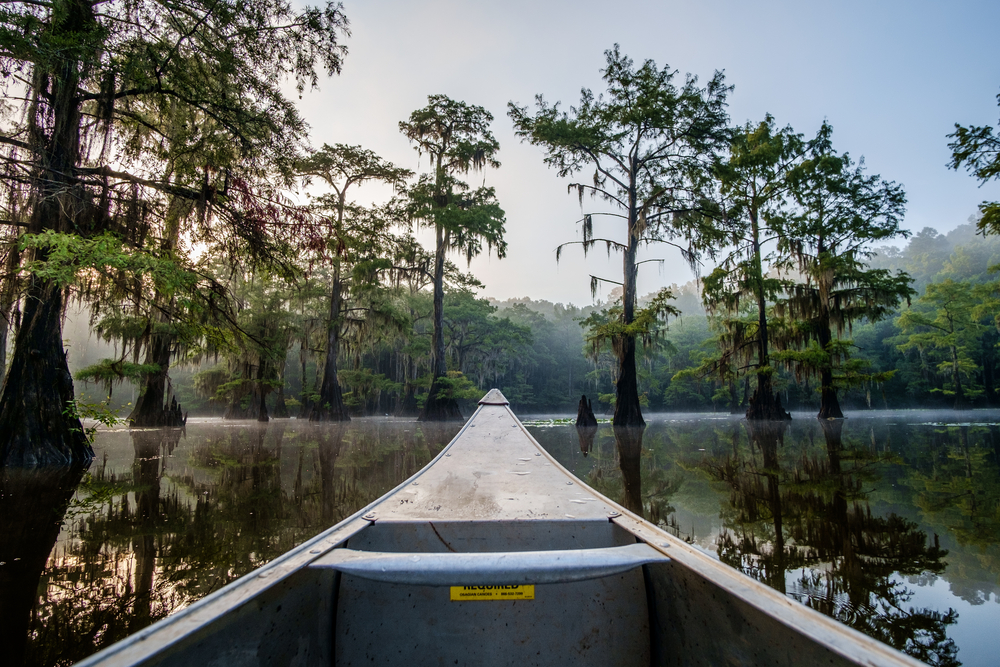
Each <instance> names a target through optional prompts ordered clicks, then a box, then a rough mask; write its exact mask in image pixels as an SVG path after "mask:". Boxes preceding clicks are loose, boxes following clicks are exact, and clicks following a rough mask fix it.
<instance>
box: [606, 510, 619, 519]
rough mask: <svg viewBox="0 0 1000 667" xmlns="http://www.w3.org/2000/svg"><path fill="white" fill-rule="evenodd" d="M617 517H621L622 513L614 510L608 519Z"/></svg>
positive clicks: (609, 513)
mask: <svg viewBox="0 0 1000 667" xmlns="http://www.w3.org/2000/svg"><path fill="white" fill-rule="evenodd" d="M616 516H621V513H620V512H615V511H614V510H612V511H610V512H608V518H610V519H614V518H615V517H616Z"/></svg>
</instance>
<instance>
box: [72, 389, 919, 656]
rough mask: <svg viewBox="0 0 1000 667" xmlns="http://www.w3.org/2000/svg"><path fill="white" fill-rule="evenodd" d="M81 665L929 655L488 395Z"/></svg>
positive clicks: (495, 395)
mask: <svg viewBox="0 0 1000 667" xmlns="http://www.w3.org/2000/svg"><path fill="white" fill-rule="evenodd" d="M78 664H79V665H81V667H97V666H100V667H111V666H116V667H117V666H125V665H143V666H152V665H157V666H161V665H162V666H170V667H173V666H190V665H195V666H197V667H221V666H231V665H232V666H254V667H263V666H266V665H291V666H296V667H312V666H319V665H324V666H329V665H337V666H343V665H406V666H415V667H416V666H423V665H428V666H431V665H434V666H437V665H486V666H490V667H494V666H496V667H499V666H516V667H526V666H528V665H566V666H570V665H572V666H574V667H579V666H580V665H595V666H601V667H605V666H622V667H625V666H630V667H631V666H644V667H645V666H647V665H654V666H660V665H871V666H875V665H879V666H886V667H890V666H891V667H901V666H903V665H908V666H914V665H919V664H921V663H919V662H917V661H915V660H913V659H912V658H910V657H908V656H906V655H905V654H903V653H900V652H898V651H896V650H894V649H892V648H890V647H888V646H886V645H884V644H882V643H880V642H878V641H876V640H874V639H871V638H869V637H867V636H865V635H863V634H861V633H859V632H857V631H855V630H853V629H851V628H848V627H846V626H844V625H842V624H840V623H838V622H837V621H834V620H833V619H831V618H828V617H826V616H823V615H822V614H820V613H819V612H816V611H814V610H812V609H809V608H807V607H805V606H804V605H802V604H800V603H798V602H796V601H794V600H790V599H789V598H786V597H785V596H783V595H781V594H780V593H778V592H777V591H774V590H772V589H770V588H768V587H766V586H764V585H763V584H761V583H759V582H757V581H755V580H753V579H751V578H749V577H747V576H745V575H743V574H741V573H739V572H737V571H736V570H733V569H732V568H730V567H728V566H726V565H723V564H722V563H720V562H718V561H717V560H715V559H714V558H712V557H711V556H710V555H708V554H706V553H703V552H702V551H700V550H698V549H696V548H694V547H692V546H690V545H688V544H686V543H685V542H683V541H682V540H679V539H677V538H675V537H673V536H672V535H670V534H668V533H666V532H665V531H663V530H661V529H659V528H658V527H656V526H655V525H653V524H651V523H649V522H647V521H644V520H643V519H642V518H641V517H639V516H637V515H635V514H632V513H631V512H629V511H627V510H626V509H625V508H623V507H621V506H620V505H618V504H617V503H615V502H613V501H611V500H610V499H608V498H606V497H604V496H602V495H601V494H599V493H597V492H596V491H594V490H593V489H591V488H590V487H588V486H586V485H585V484H583V483H582V482H581V481H580V480H579V479H577V478H576V477H574V476H573V475H572V474H570V473H569V472H568V471H567V470H565V469H564V468H563V467H562V466H560V465H559V464H558V463H557V462H556V461H555V459H553V458H552V457H551V456H549V455H548V454H547V453H546V452H545V450H544V449H542V447H541V446H540V445H539V444H538V443H537V442H536V441H535V440H534V438H532V437H531V435H530V434H529V433H528V431H527V430H526V429H525V428H524V426H523V425H522V424H521V422H520V421H519V420H518V419H517V417H516V416H515V415H514V414H513V412H511V410H510V408H509V406H508V402H507V400H506V399H505V398H504V396H503V394H501V393H500V392H499V391H497V390H496V389H494V390H492V391H490V392H489V393H488V394H487V395H486V396H485V397H483V399H482V400H481V401H480V402H479V408H478V410H477V411H476V412H475V414H474V415H473V416H472V417H471V418H470V419H469V421H468V422H467V423H466V424H465V426H464V427H463V428H462V430H461V431H460V432H459V433H458V435H457V436H455V438H454V439H453V440H452V441H451V443H450V444H448V446H447V447H445V448H444V449H443V450H442V451H441V453H440V454H439V455H438V456H437V457H435V458H434V460H433V461H431V462H430V463H429V464H428V465H427V466H426V467H424V469H423V470H421V471H420V472H418V473H417V474H416V475H414V476H413V477H411V478H410V479H408V480H407V481H405V482H404V483H402V484H401V485H400V486H398V487H397V488H396V489H394V490H392V491H390V492H389V493H388V494H386V495H385V496H383V497H382V498H379V499H378V500H376V501H375V502H373V503H372V504H370V505H369V506H367V507H365V508H364V509H362V510H361V511H359V512H358V513H357V514H355V515H353V516H351V517H349V518H347V519H345V520H344V521H342V522H341V523H339V524H337V525H336V526H334V527H333V528H330V529H329V530H327V531H326V532H324V533H322V534H320V535H318V536H316V537H315V538H313V539H312V540H310V541H308V542H306V543H305V544H302V545H301V546H299V547H297V548H296V549H293V550H292V551H290V552H288V553H286V554H285V555H283V556H281V557H279V558H277V559H275V560H274V561H272V562H270V563H268V564H267V565H265V566H264V567H261V568H260V569H258V570H256V571H254V572H252V573H250V574H248V575H247V576H245V577H242V578H240V579H238V580H236V581H234V582H232V583H231V584H229V585H228V586H226V587H225V588H223V589H220V590H219V591H217V592H215V593H213V594H212V595H209V596H208V597H206V598H204V599H202V600H200V601H199V602H197V603H195V604H193V605H191V606H190V607H187V608H185V609H183V610H181V611H179V612H177V613H175V614H173V615H172V616H169V617H167V618H165V619H163V620H161V621H160V622H158V623H156V624H155V625H152V626H150V627H149V628H146V629H144V630H142V631H140V632H138V633H136V634H135V635H132V636H131V637H129V638H127V639H125V640H123V641H121V642H118V643H117V644H114V645H112V646H110V647H108V648H106V649H105V650H103V651H101V652H100V653H97V654H95V655H94V656H92V657H90V658H88V659H87V660H84V661H83V662H81V663H78Z"/></svg>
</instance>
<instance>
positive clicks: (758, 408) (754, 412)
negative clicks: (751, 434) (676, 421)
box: [746, 387, 792, 421]
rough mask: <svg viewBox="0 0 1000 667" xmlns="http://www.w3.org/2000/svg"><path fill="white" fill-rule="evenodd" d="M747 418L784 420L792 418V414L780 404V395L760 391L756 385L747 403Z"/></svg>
mask: <svg viewBox="0 0 1000 667" xmlns="http://www.w3.org/2000/svg"><path fill="white" fill-rule="evenodd" d="M746 417H747V419H752V420H761V421H785V420H789V419H791V418H792V415H791V414H789V413H788V412H786V411H785V408H784V407H782V405H781V396H780V395H779V394H772V393H771V392H770V391H761V388H760V387H758V388H757V389H756V390H754V392H753V397H751V399H750V403H749V405H747V414H746Z"/></svg>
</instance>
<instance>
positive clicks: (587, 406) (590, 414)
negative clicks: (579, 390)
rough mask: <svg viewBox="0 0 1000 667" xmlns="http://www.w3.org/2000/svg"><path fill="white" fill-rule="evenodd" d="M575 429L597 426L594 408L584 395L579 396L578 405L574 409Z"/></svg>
mask: <svg viewBox="0 0 1000 667" xmlns="http://www.w3.org/2000/svg"><path fill="white" fill-rule="evenodd" d="M576 426H577V428H583V427H590V426H597V417H595V416H594V406H593V404H592V403H591V402H590V400H589V399H588V398H587V395H586V394H584V395H582V396H580V405H579V406H577V409H576Z"/></svg>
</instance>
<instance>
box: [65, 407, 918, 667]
mask: <svg viewBox="0 0 1000 667" xmlns="http://www.w3.org/2000/svg"><path fill="white" fill-rule="evenodd" d="M484 410H491V411H494V410H504V411H506V412H507V413H508V414H509V416H510V417H511V418H513V420H514V422H515V425H516V426H517V427H518V429H517V430H515V429H508V431H513V432H515V433H517V432H518V430H519V432H520V433H521V434H523V436H524V437H525V438H527V440H528V441H529V442H530V443H532V444H533V445H534V447H535V448H537V451H538V454H537V456H540V457H543V458H542V459H540V460H541V461H544V462H545V463H547V464H548V465H551V466H553V468H554V470H555V471H558V472H560V473H562V474H563V475H565V478H564V479H566V480H568V481H567V484H571V485H579V487H576V488H582V489H585V490H586V491H587V492H588V493H589V494H591V495H592V496H593V497H594V499H596V500H598V501H600V502H599V503H593V504H592V506H593V509H594V510H595V511H596V509H597V505H599V504H601V503H603V504H604V505H605V506H606V507H605V509H607V510H608V511H607V514H606V519H605V520H606V521H610V523H612V524H614V526H615V527H616V529H620V530H621V531H623V532H624V533H628V535H631V536H633V537H634V539H636V540H637V541H639V542H640V544H641V545H642V546H641V548H643V549H647V550H652V551H653V552H655V553H656V554H657V558H656V562H653V561H650V564H641V565H636V566H634V567H640V566H641V569H642V572H643V578H644V579H645V582H646V589H647V596H654V597H655V592H654V591H653V583H652V580H653V578H654V577H653V573H654V572H659V573H664V572H666V573H668V574H667V576H670V575H669V572H670V568H680V571H682V572H684V573H685V576H693V577H697V578H698V579H699V580H703V581H704V582H707V583H708V584H709V585H711V586H714V587H716V588H717V589H719V590H720V591H721V592H722V593H724V595H725V596H731V597H732V598H733V599H735V600H737V601H739V602H740V603H742V605H744V606H746V607H749V608H750V609H751V610H752V613H754V614H756V613H759V614H761V615H763V616H766V617H768V618H770V619H772V620H773V621H775V622H777V623H778V624H780V625H781V626H784V627H785V628H788V629H790V630H791V631H792V632H794V633H795V634H796V635H799V636H801V637H802V638H804V639H805V640H807V641H811V642H814V643H815V644H816V645H818V646H821V647H825V648H826V649H827V650H829V651H830V652H831V653H834V654H836V655H839V656H840V657H842V658H843V659H845V660H847V661H849V662H851V663H854V664H858V665H880V666H884V667H917V666H919V665H921V664H923V663H920V662H918V661H917V660H915V659H913V658H911V657H910V656H907V655H905V654H903V653H901V652H899V651H896V650H895V649H893V648H892V647H890V646H888V645H886V644H883V643H881V642H879V641H877V640H875V639H873V638H871V637H868V636H867V635H864V634H862V633H861V632H859V631H857V630H854V629H853V628H850V627H848V626H846V625H843V624H842V623H840V622H838V621H836V620H834V619H832V618H830V617H828V616H825V615H823V614H821V613H820V612H818V611H816V610H814V609H811V608H809V607H807V606H805V605H804V604H801V603H799V602H797V601H795V600H793V599H791V598H788V597H786V596H785V595H783V594H781V593H780V592H778V591H776V590H774V589H771V588H769V587H768V586H766V585H765V584H763V583H760V582H758V581H756V580H754V579H752V578H750V577H749V576H747V575H745V574H743V573H741V572H738V571H737V570H735V569H733V568H731V567H729V566H727V565H725V564H723V563H721V562H720V561H718V560H717V559H715V558H713V557H712V556H711V555H709V554H707V553H704V552H703V551H701V550H699V549H697V548H695V547H693V546H691V545H689V544H687V543H685V542H684V541H683V540H680V539H678V538H676V537H674V536H673V535H671V534H669V533H667V532H666V531H664V530H662V529H660V528H659V527H657V526H655V525H653V524H651V523H649V522H647V521H645V520H644V519H643V518H642V517H640V516H638V515H636V514H633V513H632V512H630V511H629V510H627V509H625V508H624V507H622V506H621V505H619V504H618V503H616V502H614V501H612V500H611V499H609V498H607V497H605V496H604V495H602V494H600V493H598V492H597V491H595V490H594V489H592V488H591V487H589V486H587V485H586V484H585V483H584V482H582V481H581V480H580V479H579V478H577V477H576V476H574V475H573V474H572V473H571V472H569V471H568V470H566V468H564V467H563V466H562V465H561V464H560V463H559V462H558V461H557V460H556V459H555V458H554V457H553V456H552V455H551V454H549V453H548V452H547V451H546V450H545V449H544V448H543V447H541V445H539V444H538V442H537V441H536V440H535V439H534V437H532V435H531V434H530V433H529V432H528V430H527V428H525V426H524V424H522V423H521V422H520V420H518V419H517V417H516V416H515V415H514V413H513V412H512V411H511V409H510V406H509V404H508V403H507V400H506V398H504V397H503V394H502V393H500V392H499V391H497V390H495V389H494V390H491V391H490V392H489V393H488V394H487V395H486V396H484V398H483V399H482V400H481V401H480V405H479V407H478V409H477V410H476V412H475V413H474V414H473V415H472V416H471V417H470V418H469V420H468V421H467V422H466V423H465V424H464V425H463V426H462V428H461V429H460V430H459V431H458V433H457V434H456V435H455V437H454V438H453V439H452V440H451V441H450V442H449V443H448V444H447V445H446V446H445V447H443V448H442V449H441V451H440V452H439V453H438V454H437V455H436V456H435V457H434V458H433V459H432V460H431V461H430V462H428V464H427V465H426V466H424V467H423V468H422V469H421V470H419V471H417V472H416V473H415V474H413V475H412V476H411V477H409V478H408V479H406V480H405V481H403V482H401V483H400V484H399V485H397V486H396V487H395V488H393V489H392V490H391V491H389V492H388V493H386V494H385V495H383V496H381V497H380V498H378V499H376V500H374V501H373V502H371V503H369V504H368V505H366V506H365V507H363V508H361V509H359V510H358V511H357V512H355V513H353V514H352V515H351V516H349V517H347V518H346V519H344V520H343V521H341V522H340V523H338V524H337V525H335V526H333V527H331V528H330V529H328V530H326V531H324V532H322V533H320V534H319V535H317V536H316V537H314V538H312V539H310V540H308V541H306V542H304V543H303V544H301V545H299V546H298V547H296V548H294V549H292V550H291V551H289V552H287V553H285V554H284V555H282V556H279V557H278V558H276V559H275V560H273V561H271V562H270V563H267V564H266V565H264V566H262V567H260V568H258V569H256V570H254V571H253V572H251V573H249V574H247V575H245V576H243V577H241V578H239V579H236V580H234V581H233V582H231V583H229V584H227V585H226V586H224V587H223V588H221V589H219V590H218V591H216V592H214V593H212V594H210V595H208V596H206V597H205V598H202V599H201V600H199V601H197V602H195V603H194V604H192V605H191V606H190V607H187V608H185V609H182V610H180V611H178V612H176V613H174V614H172V615H170V616H168V617H167V618H165V619H162V620H160V621H158V622H157V623H155V624H153V625H151V626H149V627H148V628H145V629H143V630H140V631H139V632H137V633H135V634H133V635H131V636H130V637H128V638H126V639H124V640H122V641H120V642H118V643H116V644H114V645H112V646H109V647H107V648H105V649H104V650H102V651H100V652H98V653H96V654H94V655H93V656H90V657H89V658H87V659H85V660H83V661H82V662H80V663H77V664H78V665H79V666H80V667H96V666H97V665H101V666H102V667H107V666H108V665H135V664H140V663H143V662H144V661H146V660H150V661H151V662H155V661H156V659H157V658H158V657H159V656H160V655H163V654H165V653H170V652H171V651H175V650H177V648H176V647H178V646H181V645H185V646H186V645H188V644H189V643H190V642H192V641H198V640H199V638H200V637H203V636H208V635H209V634H210V632H211V623H212V621H213V620H216V619H219V618H220V617H223V616H225V615H227V614H229V613H231V612H236V611H237V610H239V609H240V608H242V607H243V606H244V605H246V604H247V603H248V602H250V601H251V600H253V599H254V598H256V597H258V596H260V595H261V594H262V593H263V592H265V591H267V590H268V589H270V588H272V587H274V586H275V585H277V584H279V583H280V582H283V581H286V580H287V579H288V578H289V577H290V576H292V575H294V574H296V573H298V572H301V571H303V570H309V569H313V568H324V567H330V566H329V565H324V561H327V560H331V559H330V558H329V556H330V555H331V552H333V551H334V550H335V549H337V548H338V546H340V545H343V544H345V543H346V542H347V541H348V540H349V539H350V538H352V537H355V536H357V535H358V534H359V533H361V532H362V531H364V530H365V529H366V528H368V527H370V526H373V524H375V523H376V522H379V521H380V520H381V519H382V518H385V519H387V521H385V524H392V523H394V522H396V521H399V522H402V523H406V522H410V523H416V522H417V519H414V520H412V521H407V519H406V518H405V517H402V516H400V517H399V518H398V519H397V518H390V515H391V512H389V511H385V512H381V513H380V512H379V509H378V506H379V505H381V504H383V502H385V501H386V500H387V499H389V498H392V497H393V496H396V495H397V494H399V493H400V492H402V491H404V490H405V489H406V488H407V487H408V486H410V485H413V484H416V483H418V482H419V481H420V479H421V477H423V476H424V475H425V474H427V473H428V471H430V470H431V469H432V468H433V467H434V466H435V464H437V463H438V462H440V461H441V460H442V459H443V458H444V457H446V456H451V453H452V451H451V450H453V448H454V447H455V445H456V443H458V442H459V441H460V440H461V439H462V438H463V437H464V436H465V435H466V434H467V433H469V432H470V428H472V427H473V426H474V422H475V421H476V417H477V416H479V415H480V414H481V413H482V412H483V411H484ZM494 414H496V413H494ZM456 456H457V454H456ZM531 458H532V461H536V460H539V459H534V457H531ZM452 461H453V462H454V459H452ZM520 474H523V473H520ZM536 474H537V473H536ZM432 479H433V478H432ZM414 488H420V489H422V488H424V487H423V486H421V487H414ZM565 488H573V487H565ZM385 507H386V509H387V510H388V506H387V505H386V506H385ZM602 511H603V510H602ZM566 516H567V517H569V515H568V514H567V515H566ZM570 518H572V517H570ZM550 519H557V520H559V517H556V516H553V517H550ZM581 519H583V517H581ZM590 520H591V521H593V517H591V519H590ZM468 522H469V523H470V524H471V523H477V521H476V520H475V519H473V518H470V519H468ZM487 522H488V521H487ZM605 525H607V524H605ZM386 528H389V526H388V525H387V526H386ZM629 539H632V538H629ZM640 544H637V545H632V546H637V547H639V546H640ZM342 551H343V550H342ZM602 551H608V548H605V549H603V550H602ZM633 551H635V550H634V549H633ZM372 553H373V552H368V554H369V555H371V554H372ZM512 553H516V552H512ZM519 553H520V554H525V553H532V552H519ZM344 555H346V554H339V555H338V557H340V556H344ZM388 555H390V556H395V557H399V556H400V555H401V554H399V553H395V554H388ZM402 555H404V556H412V555H414V554H402ZM439 555H441V554H428V556H435V557H436V556H439ZM462 555H465V554H448V555H446V556H445V558H449V559H453V557H455V556H462ZM484 555H488V554H477V557H481V556H484ZM327 571H329V570H327ZM674 571H675V572H676V571H678V570H674ZM339 572H340V570H337V574H336V575H335V576H336V577H337V578H338V579H339V577H340V574H339ZM349 574H351V575H353V576H358V575H357V574H356V573H354V572H351V573H349ZM477 581H478V582H480V583H481V579H477ZM452 583H455V584H456V585H461V584H460V583H458V582H454V581H452ZM497 583H511V584H513V583H517V582H516V581H514V582H499V581H498V582H497ZM436 585H443V584H436ZM335 588H336V586H335ZM713 590H714V589H713ZM336 594H337V591H336V590H335V591H334V595H336ZM650 599H652V598H650ZM734 609H735V607H734ZM650 640H651V641H652V640H653V637H652V635H651V636H650ZM334 641H336V639H334ZM652 649H653V655H657V654H658V651H659V650H660V649H658V648H657V647H655V646H654V647H652Z"/></svg>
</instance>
